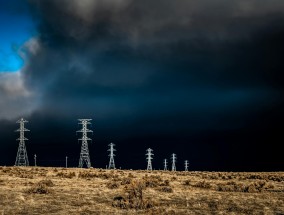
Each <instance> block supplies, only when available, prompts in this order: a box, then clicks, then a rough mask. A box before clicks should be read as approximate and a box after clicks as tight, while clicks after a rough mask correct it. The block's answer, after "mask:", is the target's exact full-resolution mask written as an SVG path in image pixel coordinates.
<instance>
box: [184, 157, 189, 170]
mask: <svg viewBox="0 0 284 215" xmlns="http://www.w3.org/2000/svg"><path fill="white" fill-rule="evenodd" d="M188 165H189V163H188V160H185V161H184V171H186V172H187V171H188Z"/></svg>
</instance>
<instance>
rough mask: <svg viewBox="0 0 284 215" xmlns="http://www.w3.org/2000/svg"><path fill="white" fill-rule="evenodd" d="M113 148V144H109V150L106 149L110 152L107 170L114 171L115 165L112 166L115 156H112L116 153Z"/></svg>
mask: <svg viewBox="0 0 284 215" xmlns="http://www.w3.org/2000/svg"><path fill="white" fill-rule="evenodd" d="M114 146H115V144H113V143H110V144H109V149H108V151H109V152H110V153H109V157H110V158H109V164H108V168H109V169H115V164H114V156H115V154H114V151H116V150H115V149H114Z"/></svg>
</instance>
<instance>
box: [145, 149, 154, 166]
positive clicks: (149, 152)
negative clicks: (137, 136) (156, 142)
mask: <svg viewBox="0 0 284 215" xmlns="http://www.w3.org/2000/svg"><path fill="white" fill-rule="evenodd" d="M146 152H147V153H146V156H147V157H146V160H147V170H152V160H153V156H154V154H153V153H152V152H153V149H150V148H149V149H147V150H146Z"/></svg>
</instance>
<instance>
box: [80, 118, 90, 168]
mask: <svg viewBox="0 0 284 215" xmlns="http://www.w3.org/2000/svg"><path fill="white" fill-rule="evenodd" d="M78 121H79V123H78V124H80V125H82V129H81V130H79V131H77V132H81V133H82V137H81V138H80V139H78V140H79V141H80V140H81V141H82V146H81V153H80V160H79V168H82V167H83V165H84V163H86V165H87V167H88V168H90V167H91V161H90V155H89V148H88V140H90V141H91V140H92V139H91V138H89V137H88V136H87V135H88V133H90V132H93V131H92V130H90V129H88V125H91V122H90V121H91V119H78Z"/></svg>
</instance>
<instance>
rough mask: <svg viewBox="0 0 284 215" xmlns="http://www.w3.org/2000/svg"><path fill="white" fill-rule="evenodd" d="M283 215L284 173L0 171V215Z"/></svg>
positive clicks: (46, 169) (31, 169) (63, 169)
mask: <svg viewBox="0 0 284 215" xmlns="http://www.w3.org/2000/svg"><path fill="white" fill-rule="evenodd" d="M2 214H5V215H6V214H7V215H12V214H27V215H30V214H68V215H71V214H279V215H280V214H284V173H283V172H277V173H276V172H265V173H239V172H168V171H152V172H147V171H139V170H137V171H131V170H104V169H76V168H68V169H65V168H51V167H50V168H46V167H0V215H2Z"/></svg>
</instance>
